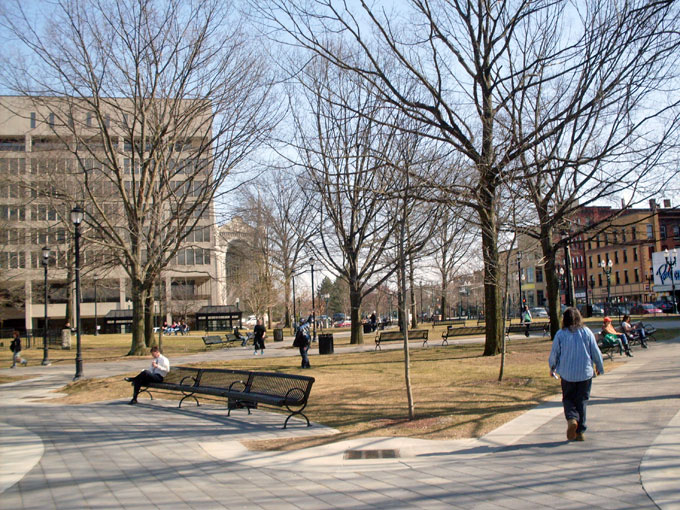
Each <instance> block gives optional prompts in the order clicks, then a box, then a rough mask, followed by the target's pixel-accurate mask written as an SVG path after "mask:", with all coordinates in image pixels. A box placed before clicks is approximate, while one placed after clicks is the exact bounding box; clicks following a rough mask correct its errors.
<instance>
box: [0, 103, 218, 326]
mask: <svg viewBox="0 0 680 510" xmlns="http://www.w3.org/2000/svg"><path fill="white" fill-rule="evenodd" d="M126 101H127V100H112V101H111V103H112V104H113V105H117V104H120V105H121V109H120V111H119V110H117V109H116V108H115V107H113V106H112V109H111V112H110V117H109V114H108V113H107V114H106V116H105V118H104V119H99V121H100V122H103V123H104V125H106V126H107V128H108V129H109V130H110V132H109V134H108V135H107V139H108V140H111V141H112V142H111V143H112V144H113V149H111V147H108V148H107V149H108V150H109V151H110V150H113V151H116V156H115V157H116V158H118V159H117V163H118V164H119V165H120V168H124V169H125V174H124V179H123V180H124V183H123V184H124V186H125V188H124V189H125V190H128V189H130V188H131V187H133V186H134V185H135V184H134V182H133V181H134V179H135V176H136V175H137V174H138V168H135V165H136V164H137V163H135V160H134V158H133V157H132V156H131V152H132V143H138V142H137V139H135V140H134V141H132V140H130V139H129V137H126V133H129V132H130V131H129V129H128V130H126V129H123V127H124V124H125V123H126V122H127V121H128V119H127V116H126V115H127V114H125V113H122V112H124V111H125V108H124V105H125V102H126ZM62 103H63V102H62V101H60V100H59V99H53V100H43V101H41V104H42V105H44V106H43V107H42V108H39V107H36V103H35V102H33V101H31V100H30V99H28V98H19V97H9V96H4V97H0V281H1V284H0V287H2V288H3V289H5V290H4V294H3V296H2V300H3V304H4V306H2V307H0V319H1V320H2V326H4V327H19V328H22V329H23V328H25V329H28V330H30V329H35V328H42V324H43V320H44V319H43V315H44V306H43V302H44V300H43V297H42V296H43V294H44V285H43V278H44V274H43V266H42V264H41V262H42V256H41V249H42V247H43V246H48V247H49V248H50V250H51V254H52V255H51V257H50V262H49V266H48V277H49V281H48V292H49V299H48V301H49V304H48V317H49V319H50V327H51V328H52V327H54V328H58V327H62V326H63V325H64V324H65V323H66V322H68V321H69V319H68V318H67V317H66V308H67V306H66V304H67V301H68V296H70V295H73V294H74V293H73V292H70V291H69V288H70V287H71V288H72V285H73V282H72V278H71V275H72V267H73V245H72V242H73V241H72V239H73V225H72V224H70V220H69V212H70V208H71V207H72V206H74V205H75V204H73V203H72V202H71V203H68V201H66V200H64V194H61V193H60V186H63V187H64V188H63V189H67V188H69V187H73V186H77V185H78V183H77V182H76V181H74V180H73V175H76V174H78V172H73V169H74V168H78V169H80V175H81V176H82V175H84V174H88V175H94V172H92V173H88V172H87V170H88V169H89V168H96V169H97V170H98V171H99V172H103V171H107V169H106V168H105V167H102V161H103V160H104V158H102V159H101V160H98V158H97V157H96V156H97V151H98V150H104V147H99V146H97V144H98V143H101V138H98V137H97V136H96V135H95V133H96V130H97V129H98V127H97V124H96V123H94V122H93V120H92V117H91V116H92V114H91V112H88V111H86V110H82V111H78V110H73V108H72V105H71V110H70V111H69V112H68V113H66V114H65V111H66V110H65V108H64V107H63V104H62ZM51 105H53V106H54V111H53V110H52V109H51ZM55 111H56V113H54V112H55ZM65 115H66V116H67V120H64V116H65ZM74 126H75V127H74ZM80 126H82V128H81V127H80ZM75 129H82V130H83V132H84V133H87V132H88V131H86V130H91V131H92V132H93V135H92V138H91V140H92V142H91V143H92V146H89V147H88V153H89V154H90V157H89V158H85V157H83V152H79V149H80V144H82V143H83V139H84V137H83V136H79V137H78V138H77V139H76V140H74V139H73V138H72V137H71V138H69V133H74V132H75V131H74V130H75ZM206 129H209V126H208V127H207V128H206ZM196 136H200V133H198V134H197V135H196ZM185 143H186V145H182V146H179V145H178V146H177V147H174V149H171V151H172V150H174V151H175V153H176V154H177V158H180V157H182V154H183V153H184V152H183V151H188V150H191V149H190V148H189V147H191V146H192V143H193V140H192V139H187V140H186V142H185ZM145 150H148V148H147V149H145ZM86 154H87V153H86ZM109 157H110V156H109ZM178 160H179V159H178ZM88 165H89V166H88ZM102 168H104V170H102ZM179 173H180V174H181V172H179ZM205 175H206V176H207V177H206V180H207V179H210V175H211V173H210V170H209V169H207V170H205ZM83 178H84V177H83ZM90 178H91V177H90ZM114 184H115V183H114ZM190 184H191V183H188V182H184V181H183V180H182V177H181V175H179V176H177V177H176V178H175V180H173V181H170V182H168V183H166V185H169V186H175V189H176V190H178V191H177V192H178V193H180V192H185V191H184V190H185V188H186V187H187V186H186V185H190ZM156 185H157V186H160V185H161V184H156ZM89 190H90V194H89V195H88V194H86V193H81V195H80V196H81V200H80V201H81V203H82V204H83V206H84V207H85V208H88V207H94V205H95V204H96V205H98V207H99V209H100V210H101V211H102V214H108V215H116V214H119V215H122V212H121V207H122V206H121V200H120V199H119V198H118V199H117V198H116V197H117V195H116V189H115V186H114V185H113V184H112V183H111V182H108V183H107V182H106V181H105V180H103V179H102V182H99V183H94V184H92V183H90V187H89ZM92 190H95V193H96V194H92V193H93V192H92ZM71 191H72V190H71ZM77 191H78V190H76V192H77ZM186 192H187V193H191V190H190V189H189V190H188V191H186ZM74 194H77V193H74ZM118 197H120V194H119V195H118ZM93 201H94V203H93ZM121 217H122V216H121ZM214 224H215V222H214V211H213V206H212V203H211V204H209V207H208V213H207V214H204V215H203V216H201V218H200V219H199V224H198V226H197V228H194V229H192V231H191V232H190V233H189V235H188V237H187V239H186V240H185V241H184V244H183V245H182V248H181V249H180V250H179V252H178V253H177V255H176V256H175V258H174V261H173V263H171V264H170V265H169V266H168V267H167V269H165V270H164V271H163V272H162V278H161V279H162V284H160V285H159V286H158V290H157V299H158V302H157V304H156V310H155V311H154V312H155V314H156V315H157V321H159V322H161V317H160V314H161V313H162V311H163V312H165V317H164V318H166V317H167V319H172V317H175V318H180V317H182V318H184V317H185V316H186V317H187V318H188V317H189V316H190V314H191V313H192V312H193V311H195V310H197V309H198V308H200V307H201V306H204V305H216V304H221V296H222V294H223V290H222V288H221V283H220V279H219V278H217V276H218V260H217V257H215V256H214V252H215V246H216V242H217V236H216V235H215V228H214ZM89 236H90V237H91V238H92V239H96V232H90V233H89ZM81 254H82V264H81V266H82V270H81V282H82V284H81V287H82V292H81V295H82V299H81V301H82V305H81V316H82V324H83V330H84V331H85V332H88V331H90V332H91V331H94V325H95V321H96V322H97V324H98V325H99V326H101V327H103V326H104V319H103V318H104V317H105V316H106V315H107V313H109V312H110V311H112V310H128V309H130V308H131V302H130V300H129V296H130V281H129V279H128V277H127V275H126V273H125V271H124V270H123V268H122V267H120V266H114V265H111V264H110V263H108V262H107V259H106V255H107V253H106V248H105V247H102V246H99V247H97V243H96V242H91V243H89V244H88V243H87V242H86V243H84V245H83V247H82V250H81ZM118 315H121V314H120V313H119V314H118ZM122 315H124V314H122ZM120 329H125V328H124V327H123V328H120Z"/></svg>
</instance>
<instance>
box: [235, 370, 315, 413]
mask: <svg viewBox="0 0 680 510" xmlns="http://www.w3.org/2000/svg"><path fill="white" fill-rule="evenodd" d="M313 383H314V378H313V377H307V376H304V375H295V374H279V373H276V372H250V379H249V380H248V387H247V388H246V392H247V393H260V394H263V395H270V396H273V397H282V398H285V399H286V402H287V403H288V404H291V405H297V404H301V403H303V402H306V401H307V398H308V397H309V392H310V391H311V390H312V384H313Z"/></svg>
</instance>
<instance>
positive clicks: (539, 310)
mask: <svg viewBox="0 0 680 510" xmlns="http://www.w3.org/2000/svg"><path fill="white" fill-rule="evenodd" d="M529 311H530V312H531V317H532V318H534V319H536V318H539V319H547V318H548V317H549V315H548V310H546V309H545V308H543V307H542V306H537V307H535V308H529Z"/></svg>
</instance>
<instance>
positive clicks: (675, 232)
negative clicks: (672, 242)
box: [673, 225, 680, 239]
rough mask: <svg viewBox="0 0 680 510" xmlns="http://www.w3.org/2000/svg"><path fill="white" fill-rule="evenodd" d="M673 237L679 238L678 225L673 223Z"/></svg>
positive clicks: (679, 227) (679, 229)
mask: <svg viewBox="0 0 680 510" xmlns="http://www.w3.org/2000/svg"><path fill="white" fill-rule="evenodd" d="M673 239H680V226H678V225H673Z"/></svg>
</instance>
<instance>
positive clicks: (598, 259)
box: [597, 253, 602, 266]
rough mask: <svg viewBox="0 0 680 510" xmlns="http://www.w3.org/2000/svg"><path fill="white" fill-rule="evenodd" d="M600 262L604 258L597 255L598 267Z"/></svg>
mask: <svg viewBox="0 0 680 510" xmlns="http://www.w3.org/2000/svg"><path fill="white" fill-rule="evenodd" d="M600 262H602V258H600V254H599V253H598V254H597V265H598V266H599V265H600Z"/></svg>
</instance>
